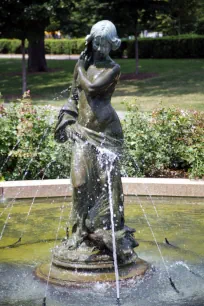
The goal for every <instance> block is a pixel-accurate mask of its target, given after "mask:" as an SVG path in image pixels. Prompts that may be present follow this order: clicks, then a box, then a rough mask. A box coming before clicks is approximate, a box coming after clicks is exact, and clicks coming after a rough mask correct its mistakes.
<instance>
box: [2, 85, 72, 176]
mask: <svg viewBox="0 0 204 306" xmlns="http://www.w3.org/2000/svg"><path fill="white" fill-rule="evenodd" d="M55 120H56V112H54V108H52V107H50V106H45V107H36V106H33V105H32V102H31V100H30V96H29V91H28V92H27V93H26V94H24V96H23V99H22V100H19V101H16V102H15V103H13V104H11V105H9V106H8V107H6V108H5V107H4V106H3V104H2V105H1V106H0V138H1V141H0V172H1V174H0V176H1V177H2V178H3V179H5V180H21V179H42V178H45V179H46V178H57V177H59V178H67V177H68V176H69V172H70V156H71V148H70V145H69V143H66V144H62V145H60V144H57V143H56V142H55V141H54V138H53V134H54V126H55Z"/></svg>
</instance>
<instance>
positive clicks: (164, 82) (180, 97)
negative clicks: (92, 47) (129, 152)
mask: <svg viewBox="0 0 204 306" xmlns="http://www.w3.org/2000/svg"><path fill="white" fill-rule="evenodd" d="M116 61H117V62H118V63H119V64H120V65H121V71H122V73H131V72H134V67H135V61H134V60H132V59H123V60H121V59H120V60H116ZM74 65H75V61H73V60H48V67H49V68H50V71H49V72H47V73H32V74H28V89H30V90H31V95H32V98H33V100H34V102H35V104H52V105H56V106H60V105H62V104H63V103H64V102H65V100H66V98H67V96H68V91H67V89H68V87H69V86H70V84H71V79H72V72H73V68H74ZM139 66H140V72H141V73H142V74H145V73H150V74H151V73H154V74H155V75H156V76H154V77H152V78H148V79H143V80H137V79H135V80H121V81H120V82H119V83H118V85H117V89H116V91H115V93H114V96H113V98H112V103H113V105H114V106H115V108H116V109H118V110H124V109H125V104H124V103H123V102H124V101H127V102H128V101H129V102H132V103H137V104H138V105H139V106H140V109H142V110H145V111H149V110H151V109H153V108H155V107H157V106H158V105H159V103H161V102H162V104H163V105H164V106H170V105H177V106H179V107H181V108H184V109H196V110H203V111H204V59H168V60H166V59H142V60H140V64H139ZM0 92H1V93H2V95H3V97H4V100H5V101H10V100H12V99H13V98H15V97H17V96H20V95H21V60H18V59H0Z"/></svg>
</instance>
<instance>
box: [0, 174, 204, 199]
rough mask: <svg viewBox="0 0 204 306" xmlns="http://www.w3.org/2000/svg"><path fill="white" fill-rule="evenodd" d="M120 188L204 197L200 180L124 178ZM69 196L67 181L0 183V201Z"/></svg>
mask: <svg viewBox="0 0 204 306" xmlns="http://www.w3.org/2000/svg"><path fill="white" fill-rule="evenodd" d="M122 184H123V193H124V195H125V196H129V195H130V196H134V195H139V196H148V195H151V196H167V197H168V196H171V197H172V196H173V197H204V180H190V179H179V178H175V179H170V178H131V177H129V178H127V177H124V178H122ZM36 195H37V196H36ZM71 195H72V186H71V181H70V179H51V180H25V181H6V182H0V196H1V197H3V198H14V197H15V198H33V197H39V198H44V197H64V196H67V197H71Z"/></svg>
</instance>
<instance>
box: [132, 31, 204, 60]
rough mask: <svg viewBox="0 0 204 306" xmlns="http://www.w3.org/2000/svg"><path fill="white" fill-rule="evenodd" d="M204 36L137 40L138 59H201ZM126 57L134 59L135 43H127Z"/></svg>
mask: <svg viewBox="0 0 204 306" xmlns="http://www.w3.org/2000/svg"><path fill="white" fill-rule="evenodd" d="M203 50H204V36H180V37H178V36H174V37H160V38H141V39H139V58H203V57H204V52H203ZM127 57H128V58H134V57H135V41H134V40H129V41H127Z"/></svg>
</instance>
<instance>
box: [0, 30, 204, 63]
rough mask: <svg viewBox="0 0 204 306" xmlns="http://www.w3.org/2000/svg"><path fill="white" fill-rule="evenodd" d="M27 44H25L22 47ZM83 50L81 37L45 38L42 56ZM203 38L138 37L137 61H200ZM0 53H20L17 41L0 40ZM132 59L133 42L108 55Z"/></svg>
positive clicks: (133, 51)
mask: <svg viewBox="0 0 204 306" xmlns="http://www.w3.org/2000/svg"><path fill="white" fill-rule="evenodd" d="M27 46H28V42H27V41H26V48H27ZM84 48H85V41H84V39H83V38H78V39H77V38H76V39H45V52H46V54H80V53H81V52H82V51H83V50H84ZM203 49H204V36H203V35H181V36H172V37H159V38H139V57H140V58H203V57H204V52H203ZM0 53H21V41H20V40H18V39H0ZM124 54H127V57H128V58H134V57H135V41H134V40H126V39H123V40H122V43H121V47H120V48H119V49H118V50H116V51H114V52H111V56H112V57H117V58H121V57H123V55H124Z"/></svg>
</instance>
